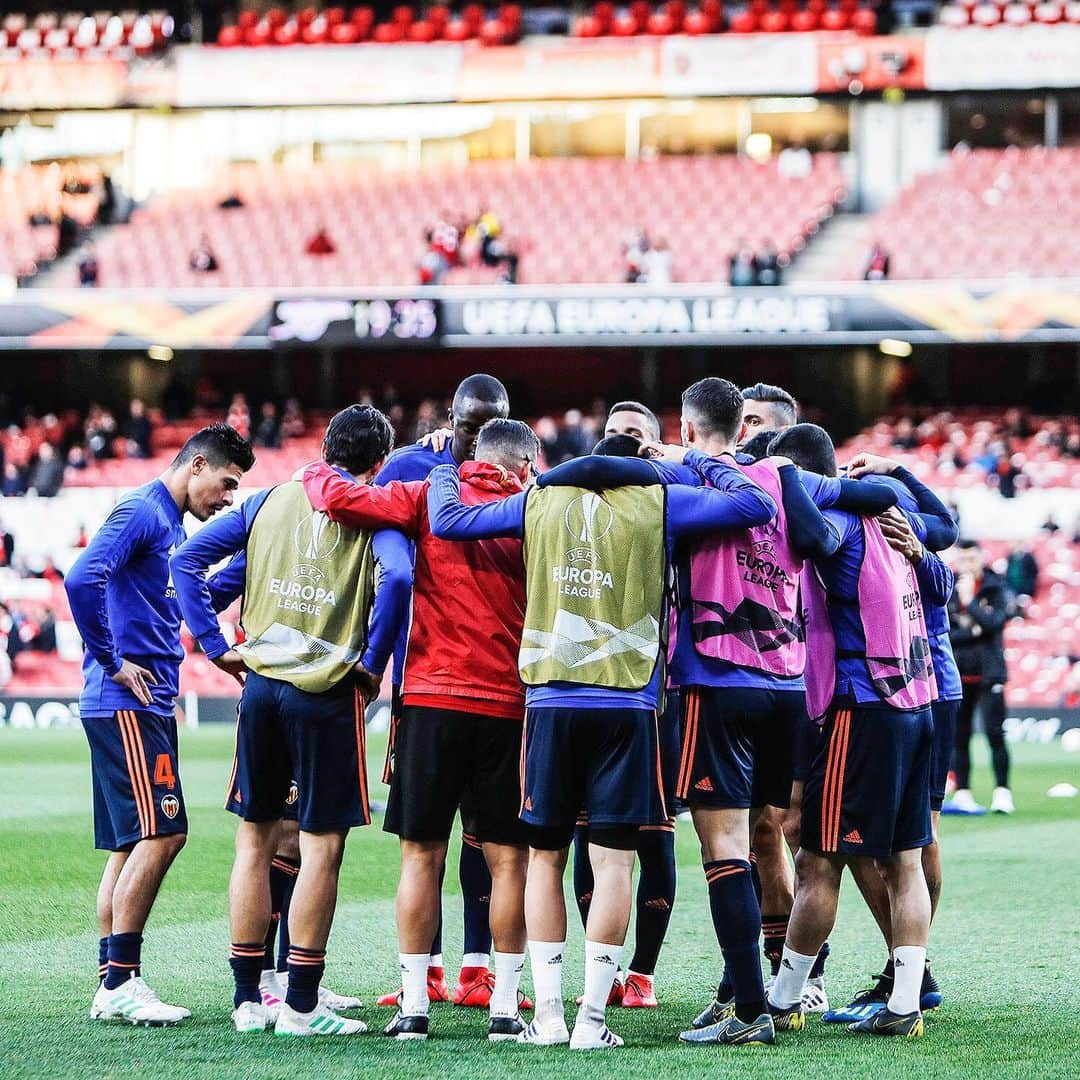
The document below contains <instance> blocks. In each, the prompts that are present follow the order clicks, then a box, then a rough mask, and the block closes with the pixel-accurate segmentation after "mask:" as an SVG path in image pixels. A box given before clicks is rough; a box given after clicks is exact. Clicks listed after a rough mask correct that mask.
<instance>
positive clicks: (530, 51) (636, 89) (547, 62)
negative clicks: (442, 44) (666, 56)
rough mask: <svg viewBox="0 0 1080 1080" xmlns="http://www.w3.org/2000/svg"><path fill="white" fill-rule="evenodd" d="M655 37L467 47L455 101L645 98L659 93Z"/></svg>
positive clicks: (555, 40)
mask: <svg viewBox="0 0 1080 1080" xmlns="http://www.w3.org/2000/svg"><path fill="white" fill-rule="evenodd" d="M664 92H665V91H664V90H663V89H662V88H661V78H660V47H659V46H658V45H657V43H656V41H655V39H650V38H630V39H599V40H588V39H585V40H582V39H578V38H550V39H544V38H538V39H536V40H534V41H530V42H526V43H525V44H524V45H521V46H518V47H515V48H504V49H485V48H475V47H472V48H469V49H468V50H466V52H465V54H464V58H463V61H462V65H461V71H460V76H459V81H458V86H457V98H458V100H459V101H511V100H514V101H516V100H533V99H538V98H594V97H651V96H656V95H657V94H662V93H664Z"/></svg>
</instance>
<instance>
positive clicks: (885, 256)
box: [863, 240, 892, 281]
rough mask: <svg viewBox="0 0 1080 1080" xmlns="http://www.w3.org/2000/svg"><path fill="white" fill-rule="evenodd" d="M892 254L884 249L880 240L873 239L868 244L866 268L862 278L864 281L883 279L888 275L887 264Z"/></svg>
mask: <svg viewBox="0 0 1080 1080" xmlns="http://www.w3.org/2000/svg"><path fill="white" fill-rule="evenodd" d="M891 261H892V256H890V255H889V253H888V251H886V250H885V248H884V246H883V245H882V243H881V241H880V240H875V241H874V242H873V244H871V245H870V254H869V256H868V257H867V259H866V270H865V271H864V272H863V278H864V279H865V280H866V281H884V280H885V278H887V277H888V276H889V265H890V263H891Z"/></svg>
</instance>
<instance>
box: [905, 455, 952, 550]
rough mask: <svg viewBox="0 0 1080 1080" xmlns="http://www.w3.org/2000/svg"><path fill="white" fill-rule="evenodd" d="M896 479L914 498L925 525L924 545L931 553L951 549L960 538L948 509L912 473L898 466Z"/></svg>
mask: <svg viewBox="0 0 1080 1080" xmlns="http://www.w3.org/2000/svg"><path fill="white" fill-rule="evenodd" d="M892 475H893V476H895V477H896V479H897V480H899V481H900V482H901V483H902V484H903V485H904V486H905V487H906V488H907V489H908V491H910V492H911V494H912V495H914V496H915V501H916V503H918V506H919V513H920V514H922V515H923V518H924V520H925V522H926V525H927V530H926V539H925V541H924V543H925V544H926V546H927V547H928V548H929V549H930V550H931V551H944V550H945V549H946V548H948V547H952V545H953V544H955V543H956V541H957V539H958V537H959V536H960V530H959V528H957V525H956V522H955V521H953V518H952V514H950V513H949V508H948V507H947V506H946V505H945V504H944V503H943V502H942V501H941V500H940V499H939V498H938V497H937V496H936V495H935V494H934V493H933V492H932V491H931V490H930V488H928V487H927V486H926V485H925V484H924V483H923V482H922V481H921V480H920V479H919V478H918V477H917V476H916V475H915V474H914V473H913V472H911V471H910V470H908V469H905V468H904V467H903V466H902V465H898V466H897V467H896V468H895V469H893V472H892Z"/></svg>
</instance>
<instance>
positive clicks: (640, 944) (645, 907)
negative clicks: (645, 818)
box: [630, 829, 675, 975]
mask: <svg viewBox="0 0 1080 1080" xmlns="http://www.w3.org/2000/svg"><path fill="white" fill-rule="evenodd" d="M638 859H639V860H640V863H641V876H640V877H639V878H638V890H637V926H636V929H635V935H636V936H635V943H634V946H635V947H634V955H633V958H632V959H631V961H630V970H631V971H636V972H638V974H640V975H652V974H653V972H655V971H656V960H657V957H659V955H660V946H661V945H663V944H664V935H665V934H666V933H667V928H668V923H670V922H671V909H672V908H673V907H674V906H675V830H674V829H671V830H670V831H669V830H667V829H642V830H641V831H640V832H639V833H638Z"/></svg>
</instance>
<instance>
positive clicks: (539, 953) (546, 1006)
mask: <svg viewBox="0 0 1080 1080" xmlns="http://www.w3.org/2000/svg"><path fill="white" fill-rule="evenodd" d="M565 952H566V942H565V941H530V942H529V964H530V966H531V967H532V978H533V990H534V991H535V993H536V1019H537V1020H546V1019H548V1018H549V1017H552V1016H562V1015H563V1001H562V969H563V954H564V953H565Z"/></svg>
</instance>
